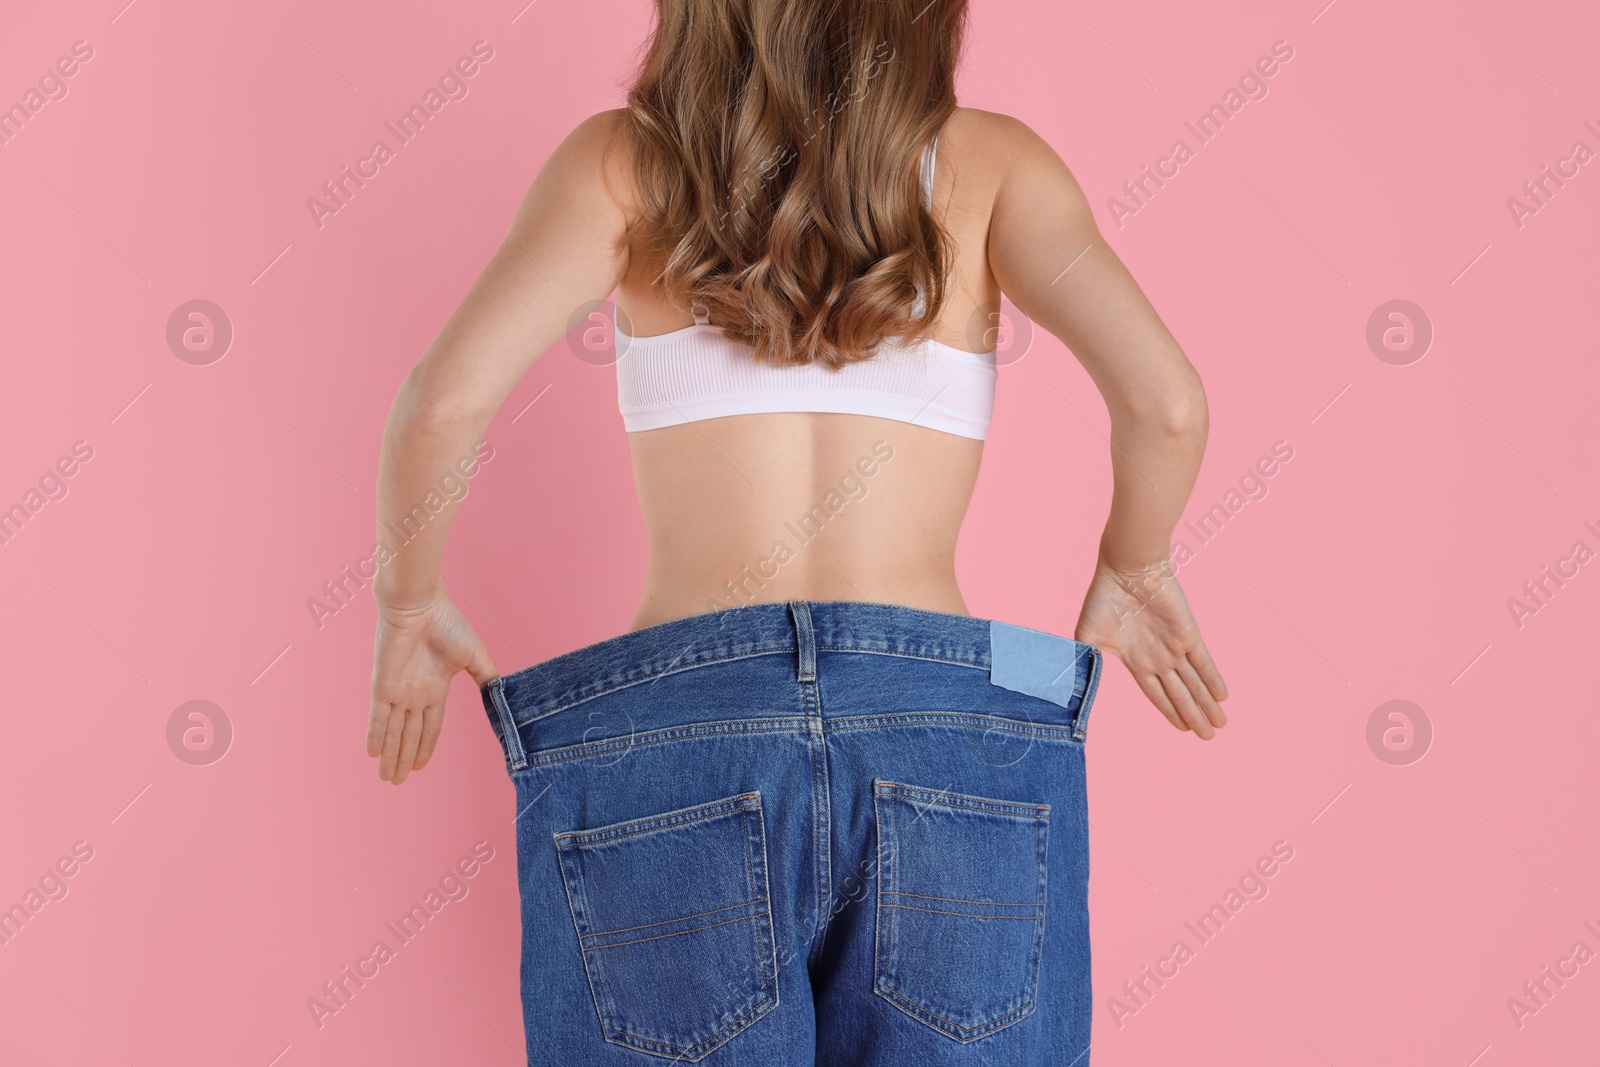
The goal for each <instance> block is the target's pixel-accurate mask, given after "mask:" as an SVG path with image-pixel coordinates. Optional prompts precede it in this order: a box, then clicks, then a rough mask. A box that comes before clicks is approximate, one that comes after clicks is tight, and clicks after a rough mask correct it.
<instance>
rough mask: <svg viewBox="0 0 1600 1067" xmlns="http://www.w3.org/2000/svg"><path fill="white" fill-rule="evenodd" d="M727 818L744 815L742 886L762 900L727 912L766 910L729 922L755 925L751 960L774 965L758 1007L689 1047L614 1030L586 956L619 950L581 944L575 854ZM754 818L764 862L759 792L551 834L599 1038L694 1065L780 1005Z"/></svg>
mask: <svg viewBox="0 0 1600 1067" xmlns="http://www.w3.org/2000/svg"><path fill="white" fill-rule="evenodd" d="M725 815H743V816H744V818H743V820H742V822H743V823H744V827H743V829H744V842H745V877H746V884H747V885H749V886H750V887H751V888H752V889H759V890H760V891H762V892H763V895H762V896H761V897H759V898H756V899H754V900H750V901H746V902H745V903H744V904H738V905H730V907H749V906H750V905H752V904H766V905H767V906H766V907H765V908H763V910H761V911H758V912H753V913H751V914H750V915H746V916H742V917H740V918H738V919H732V920H729V922H744V921H745V920H746V919H748V920H751V921H752V922H754V923H755V929H754V931H753V933H752V941H753V947H754V948H755V950H756V951H755V955H756V957H757V959H759V960H762V962H763V963H768V962H770V963H771V964H772V966H771V967H770V968H769V967H761V968H760V970H761V972H762V973H760V974H759V977H758V982H759V986H758V988H757V989H756V990H755V992H756V993H758V994H759V995H760V998H761V999H760V1000H759V1001H758V1002H757V1003H755V1004H753V1005H751V1006H750V1008H748V1009H746V1010H745V1011H743V1012H741V1013H740V1014H739V1015H737V1016H735V1017H734V1018H732V1019H730V1020H728V1022H727V1023H725V1024H724V1025H723V1026H722V1027H721V1028H719V1029H718V1030H716V1031H715V1032H713V1033H712V1034H710V1035H708V1036H707V1037H705V1038H703V1039H702V1040H701V1041H699V1042H697V1043H695V1044H693V1045H687V1046H684V1045H674V1044H670V1043H668V1042H664V1041H660V1040H657V1039H655V1038H651V1037H646V1036H644V1035H642V1034H635V1033H633V1032H632V1031H630V1030H627V1029H625V1028H623V1027H622V1026H620V1025H618V1024H617V1023H616V1022H615V1021H614V1020H615V1018H616V1014H617V1013H616V1009H615V1005H614V1003H613V1001H612V997H611V986H610V984H609V983H608V982H607V981H606V979H605V974H604V970H603V968H602V966H601V963H600V957H599V956H595V957H593V958H592V966H593V967H594V975H593V977H590V974H589V971H588V968H589V966H590V965H591V963H590V956H589V954H590V953H591V952H598V951H599V950H600V949H601V948H607V947H620V945H619V946H604V945H602V946H590V947H585V945H584V937H585V935H584V934H583V932H582V930H581V929H580V928H579V920H578V916H579V914H580V909H581V913H582V914H583V916H584V921H585V922H587V921H588V908H589V905H588V894H587V883H586V881H585V879H584V877H583V872H582V870H581V868H579V867H578V866H577V864H578V855H577V850H579V849H581V848H582V847H585V846H589V845H593V844H595V843H597V842H610V841H616V840H619V839H622V838H626V837H630V836H636V835H637V834H640V833H650V832H655V831H660V830H668V829H680V828H683V827H687V826H693V825H694V824H696V823H700V822H706V821H709V820H711V819H716V818H721V817H723V816H725ZM663 817H664V820H665V821H662V820H663ZM752 818H754V819H756V820H758V822H757V823H756V826H757V828H759V830H760V832H761V837H762V849H763V860H764V859H765V848H766V833H765V823H764V821H761V820H762V808H761V794H760V792H759V791H752V792H749V793H741V794H738V795H737V796H733V797H725V798H723V799H721V800H713V801H708V802H707V803H705V804H699V805H695V806H693V807H689V808H682V809H679V810H678V811H674V812H663V813H660V814H659V815H647V816H643V817H641V818H639V819H630V820H624V821H622V822H619V823H612V824H610V825H608V826H601V827H596V828H594V829H593V830H582V831H579V830H573V831H566V832H564V833H558V834H556V835H554V836H555V838H556V847H557V860H558V866H559V867H560V868H562V870H563V872H564V873H566V874H567V877H563V878H562V883H563V889H564V890H565V891H566V896H567V906H568V911H569V913H570V917H571V919H572V923H573V933H574V934H575V935H576V937H577V943H578V955H579V958H580V960H582V961H583V964H584V967H585V977H586V978H588V979H589V980H588V981H587V984H588V986H589V999H590V1000H591V1002H593V1003H594V1006H595V1013H596V1015H597V1016H598V1018H599V1021H600V1024H601V1035H602V1037H603V1038H604V1039H605V1040H606V1041H607V1042H609V1043H611V1044H616V1045H622V1046H623V1047H625V1048H632V1049H635V1050H636V1051H640V1052H646V1053H649V1054H651V1055H660V1056H670V1057H673V1058H682V1059H685V1060H688V1061H690V1062H694V1061H696V1060H699V1059H702V1058H704V1057H705V1056H706V1055H707V1054H709V1053H710V1052H711V1051H713V1050H714V1049H716V1048H719V1047H721V1045H722V1044H725V1043H726V1042H727V1041H729V1040H731V1039H732V1037H733V1036H734V1035H735V1034H737V1033H738V1032H739V1031H741V1030H744V1029H745V1028H747V1027H749V1026H750V1025H752V1024H753V1023H754V1022H755V1021H756V1020H757V1019H759V1018H761V1017H762V1016H763V1015H765V1014H766V1013H767V1012H769V1011H771V1010H772V1009H773V1008H775V1007H777V1006H778V1002H779V991H778V981H777V968H776V958H775V952H776V949H775V944H776V941H775V938H774V937H773V936H772V926H771V914H772V912H771V904H770V900H771V895H772V890H771V884H770V882H769V881H768V880H767V877H766V869H765V865H763V871H762V873H763V878H762V883H761V885H760V886H759V887H758V886H757V885H756V877H755V869H754V863H753V858H752V853H753V850H752V847H751V840H750V838H751V833H752V827H751V821H750V820H751V819H752ZM646 823H649V824H651V825H648V826H646V825H642V824H646ZM636 825H637V827H638V828H637V829H623V828H628V827H634V826H636ZM619 831H620V832H619ZM569 861H570V863H571V864H572V867H571V868H570V869H569V868H568V863H569ZM574 881H576V882H577V884H578V896H579V899H578V900H576V901H575V900H574V897H573V890H572V883H573V882H574ZM715 910H723V909H714V911H715ZM701 914H711V913H709V912H707V913H701ZM696 917H697V916H694V915H690V916H684V917H682V918H696ZM682 918H680V919H669V920H664V921H666V922H679V921H682ZM646 925H656V924H646ZM712 925H713V926H719V925H723V924H721V923H714V924H712ZM705 929H710V927H697V928H696V930H705ZM610 932H616V931H610ZM694 932H695V931H694V930H684V931H680V932H679V934H685V933H694ZM679 934H669V935H663V936H668V937H675V936H679ZM589 936H591V937H592V936H595V935H594V934H591V935H589ZM642 940H653V939H652V938H646V939H642ZM632 943H634V942H626V944H632ZM763 947H766V949H767V951H766V952H765V953H763V952H762V951H761V950H762V948H763ZM597 983H598V985H599V986H600V987H602V989H603V991H604V993H603V997H602V993H601V991H600V990H597V989H596V984H597ZM602 999H604V1002H605V1008H604V1009H602V1008H601V1000H602Z"/></svg>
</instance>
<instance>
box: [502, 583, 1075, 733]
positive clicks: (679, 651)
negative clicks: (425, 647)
mask: <svg viewBox="0 0 1600 1067" xmlns="http://www.w3.org/2000/svg"><path fill="white" fill-rule="evenodd" d="M799 613H804V622H803V624H802V623H801V621H800V616H799ZM994 625H995V624H994V623H993V622H992V621H991V620H989V619H984V618H979V617H976V616H971V615H949V614H945V613H943V612H937V611H927V610H924V609H921V608H910V607H904V606H901V605H898V604H872V603H864V602H858V601H820V602H819V601H788V602H775V603H767V604H749V605H745V606H743V607H737V608H729V609H727V610H723V611H715V612H708V613H706V614H702V615H691V616H688V617H685V618H682V619H674V620H672V621H670V622H663V623H658V624H656V625H654V626H649V627H646V628H644V629H642V630H633V631H630V632H628V633H624V634H619V635H618V636H616V637H612V638H608V639H606V640H604V641H599V642H596V643H595V644H592V645H586V646H585V647H583V648H579V649H575V650H574V651H571V652H567V653H563V654H562V655H559V656H555V657H553V658H551V659H547V660H544V661H542V662H539V663H535V664H533V665H532V666H529V667H524V668H522V669H521V670H518V671H515V672H513V673H511V674H508V675H504V676H502V677H500V678H498V679H496V680H495V681H493V682H490V683H488V684H487V685H484V686H482V687H481V691H482V693H483V695H484V697H485V706H486V707H487V706H492V705H491V703H490V700H489V690H490V689H491V687H494V686H497V685H498V687H499V689H500V694H499V695H500V696H501V697H503V698H504V703H503V704H502V705H501V708H502V713H503V714H505V717H507V718H511V717H512V716H511V715H510V714H509V709H510V708H515V709H516V712H515V716H514V725H518V726H520V725H522V724H523V723H526V722H530V721H532V720H535V719H539V718H542V717H544V716H545V715H550V714H554V713H555V712H557V711H560V710H562V709H564V708H567V707H570V706H571V705H573V704H576V703H580V702H582V701H584V700H590V699H593V698H595V697H598V696H601V695H603V694H605V693H608V692H611V691H612V690H615V689H619V688H621V687H623V686H628V685H635V684H637V683H639V682H644V681H648V680H650V679H651V678H654V677H656V676H658V675H661V674H667V673H671V672H675V671H681V670H688V669H691V668H693V667H697V666H703V665H705V664H708V663H716V662H720V661H724V660H730V659H740V658H744V657H748V656H761V655H769V654H772V653H777V652H789V651H793V652H794V653H795V655H796V657H797V662H799V663H802V664H803V663H805V662H808V661H810V662H814V658H815V655H816V653H817V652H819V651H822V652H836V651H850V652H864V653H876V654H880V655H888V656H904V657H909V658H912V659H924V660H934V661H938V662H943V663H957V664H964V665H966V666H970V667H973V668H977V669H981V670H989V669H990V668H991V667H992V666H993V656H992V650H991V644H990V633H991V628H992V627H993V626H994ZM1010 629H1013V630H1019V629H1022V628H1020V627H1010ZM1035 632H1037V633H1043V631H1035ZM1049 636H1050V637H1058V635H1054V634H1052V635H1049ZM1059 639H1061V640H1069V639H1066V638H1059ZM808 645H810V646H812V647H807V646H808ZM1082 647H1083V648H1084V649H1085V650H1087V651H1088V653H1089V655H1088V656H1086V657H1084V659H1085V663H1084V664H1083V666H1082V668H1081V670H1082V674H1081V675H1080V677H1079V678H1078V680H1077V685H1076V688H1077V690H1078V694H1079V696H1080V697H1081V698H1083V699H1084V702H1085V703H1086V704H1087V703H1088V701H1089V700H1092V699H1093V695H1094V684H1095V682H1097V681H1098V678H1099V667H1100V652H1099V649H1097V648H1095V647H1094V646H1092V645H1084V646H1082ZM1067 685H1068V687H1069V688H1072V687H1073V682H1072V681H1070V680H1069V681H1068V682H1067ZM507 705H509V707H508V706H507ZM506 725H508V726H510V725H513V723H507V724H506Z"/></svg>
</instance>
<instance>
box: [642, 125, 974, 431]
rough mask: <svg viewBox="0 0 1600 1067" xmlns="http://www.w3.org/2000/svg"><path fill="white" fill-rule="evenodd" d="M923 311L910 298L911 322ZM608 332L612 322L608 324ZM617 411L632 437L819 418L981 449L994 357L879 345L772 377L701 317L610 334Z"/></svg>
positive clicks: (928, 154)
mask: <svg viewBox="0 0 1600 1067" xmlns="http://www.w3.org/2000/svg"><path fill="white" fill-rule="evenodd" d="M938 143H939V140H938V137H937V136H935V138H934V139H933V142H932V143H931V144H929V145H928V148H927V149H926V150H925V151H924V152H923V155H922V166H921V176H922V186H923V192H924V193H925V194H926V195H927V197H928V200H929V203H930V204H931V203H932V197H933V167H934V163H935V153H936V152H937V150H938ZM925 306H926V302H925V300H924V298H923V294H922V293H921V292H920V287H919V292H918V293H917V300H916V303H915V304H914V305H913V315H921V314H922V311H923V308H924V307H925ZM613 325H615V315H614V314H613ZM616 336H617V351H618V352H619V353H620V358H619V359H618V360H617V406H618V408H620V409H621V411H622V422H623V425H624V426H625V427H626V428H627V430H628V431H629V432H630V433H632V432H635V431H639V430H654V429H659V428H660V427H663V426H676V425H680V424H683V423H688V422H698V421H700V420H701V419H716V418H721V417H723V416H725V415H750V414H755V413H758V412H771V411H824V412H839V413H842V414H847V415H871V416H876V417H878V418H882V419H895V420H897V421H899V422H909V423H914V424H916V425H918V426H926V427H928V428H930V429H934V430H942V431H944V432H945V433H952V434H956V435H958V436H961V437H970V438H973V439H975V440H979V441H981V440H983V439H984V438H985V437H986V436H987V435H988V432H989V420H990V418H991V416H992V414H993V411H994V393H995V379H996V377H997V373H996V366H995V358H994V352H993V351H989V352H984V353H974V352H967V351H965V350H963V349H959V348H955V347H953V346H951V345H947V344H942V343H940V342H938V341H932V340H929V341H924V342H921V343H920V344H915V345H910V346H902V345H900V344H899V343H897V342H896V341H894V340H892V339H890V340H885V341H884V343H883V344H882V345H881V346H879V348H878V351H877V352H876V353H875V354H874V355H873V357H872V358H871V359H868V360H863V361H861V362H858V363H850V364H847V365H845V366H844V367H841V368H840V369H839V370H831V369H829V368H828V367H827V366H825V365H823V364H819V363H811V364H804V365H801V366H795V367H775V366H772V365H771V364H768V363H762V362H759V361H758V360H756V359H755V358H754V357H753V356H752V355H751V352H750V347H749V346H748V345H745V344H743V343H741V342H737V341H732V340H729V339H728V338H727V337H726V336H725V335H724V334H723V333H722V328H721V327H720V326H713V325H711V322H710V318H709V315H708V314H707V313H705V311H704V309H703V308H700V307H696V308H695V309H694V325H693V326H685V327H684V328H683V329H681V330H673V331H671V332H670V333H664V334H658V335H656V336H653V337H629V336H628V335H627V334H625V333H623V332H622V330H621V328H620V327H618V328H617V329H616Z"/></svg>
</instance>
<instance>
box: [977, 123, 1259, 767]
mask: <svg viewBox="0 0 1600 1067" xmlns="http://www.w3.org/2000/svg"><path fill="white" fill-rule="evenodd" d="M997 121H998V122H999V130H998V133H999V136H1000V138H1001V146H1000V149H999V150H1000V152H1001V153H1002V155H1001V158H1003V159H1004V160H1005V161H1006V162H1005V175H1004V177H1003V178H1002V179H1001V182H1000V184H999V187H998V190H997V192H996V196H995V206H994V213H993V216H992V219H991V222H990V229H989V265H990V268H991V269H992V270H993V271H994V275H995V278H996V280H997V281H998V282H999V283H1000V288H1001V290H1002V291H1003V292H1004V293H1005V294H1006V296H1007V298H1009V299H1010V301H1011V302H1012V303H1013V304H1014V305H1016V307H1017V309H1018V310H1019V311H1021V312H1022V313H1023V314H1024V315H1026V316H1028V318H1029V319H1031V320H1032V321H1033V322H1035V323H1037V324H1038V325H1039V326H1041V327H1043V328H1044V329H1046V330H1048V331H1050V333H1052V334H1054V335H1055V336H1056V337H1058V338H1060V339H1061V341H1062V342H1063V343H1065V344H1066V346H1067V347H1068V348H1069V349H1071V350H1072V354H1073V355H1074V356H1076V357H1077V359H1078V361H1079V362H1080V363H1082V364H1083V366H1084V369H1085V370H1087V371H1088V373H1089V376H1090V378H1092V379H1093V380H1094V383H1095V385H1096V387H1097V388H1098V389H1099V390H1100V395H1101V396H1102V397H1103V398H1104V400H1105V404H1106V409H1107V411H1108V412H1109V413H1110V416H1111V464H1112V471H1113V476H1114V488H1113V491H1112V497H1111V514H1110V516H1109V518H1108V519H1107V521H1106V527H1105V531H1104V533H1103V534H1102V535H1101V538H1100V551H1099V560H1098V563H1097V566H1096V569H1095V576H1094V578H1093V580H1092V581H1091V583H1090V588H1089V595H1088V597H1087V598H1086V600H1085V602H1084V607H1083V612H1082V614H1081V615H1080V617H1079V620H1078V626H1077V630H1076V636H1077V639H1078V640H1080V641H1086V642H1088V643H1090V644H1094V645H1098V646H1099V647H1101V648H1104V649H1106V650H1107V651H1110V652H1112V653H1114V654H1116V656H1117V657H1118V658H1119V659H1121V660H1122V662H1123V663H1124V664H1125V665H1126V666H1127V668H1128V670H1129V672H1130V673H1132V674H1133V677H1134V680H1135V681H1136V682H1137V683H1138V684H1139V687H1140V689H1141V690H1143V692H1144V694H1145V695H1146V696H1147V697H1149V699H1150V701H1151V703H1153V704H1155V706H1156V707H1157V708H1158V709H1160V711H1161V712H1162V714H1163V715H1165V716H1166V717H1167V719H1168V720H1169V721H1170V722H1171V723H1172V724H1173V725H1174V726H1176V727H1178V728H1179V729H1181V730H1193V731H1194V732H1195V733H1196V734H1197V735H1198V736H1200V737H1202V738H1205V739H1208V740H1209V739H1210V738H1211V737H1212V736H1214V728H1215V727H1219V726H1222V725H1223V724H1224V723H1226V721H1227V718H1226V716H1225V715H1224V714H1223V712H1222V708H1221V707H1220V706H1219V704H1218V701H1220V700H1223V699H1225V698H1226V697H1227V687H1226V685H1225V684H1224V683H1223V680H1222V676H1221V674H1220V673H1219V672H1218V671H1217V668H1216V665H1215V664H1214V663H1213V662H1212V660H1211V656H1210V653H1208V652H1207V651H1206V647H1205V643H1204V642H1203V641H1202V640H1201V639H1200V629H1199V627H1198V626H1197V625H1196V624H1195V621H1194V616H1193V614H1192V613H1191V612H1190V610H1189V606H1188V603H1187V601H1186V600H1185V599H1184V596H1183V590H1182V589H1181V587H1180V586H1179V585H1178V582H1177V579H1176V578H1175V577H1174V576H1173V574H1172V570H1171V567H1170V563H1169V555H1170V552H1171V543H1172V532H1173V529H1174V528H1175V527H1176V526H1177V524H1178V521H1179V519H1180V518H1181V517H1182V514H1183V508H1184V506H1185V505H1186V504H1187V502H1188V500H1189V493H1190V491H1191V490H1192V489H1193V488H1194V482H1195V478H1196V476H1197V475H1198V474H1199V470H1200V459H1201V456H1202V455H1203V454H1204V452H1205V440H1206V432H1207V429H1208V421H1207V409H1206V398H1205V390H1204V388H1203V387H1202V386H1201V384H1200V376H1199V374H1198V373H1196V371H1195V369H1194V367H1193V366H1192V365H1191V364H1190V363H1189V360H1188V358H1187V357H1185V356H1184V354H1183V350H1182V349H1181V348H1180V347H1179V346H1178V342H1177V341H1176V340H1175V339H1174V338H1173V336H1172V334H1171V333H1170V332H1169V331H1168V330H1167V328H1166V326H1165V325H1164V324H1163V323H1162V321H1161V318H1160V316H1158V315H1157V314H1156V311H1155V309H1154V308H1153V307H1151V305H1150V301H1149V300H1147V299H1146V298H1145V295H1144V293H1143V292H1142V291H1141V290H1140V288H1139V285H1138V283H1137V282H1135V281H1134V279H1133V276H1132V275H1131V274H1129V273H1128V269H1127V267H1126V266H1124V265H1123V263H1122V260H1121V259H1119V258H1118V257H1117V254H1116V253H1115V252H1113V251H1112V250H1111V247H1110V246H1109V245H1108V244H1107V243H1106V241H1105V238H1104V237H1103V236H1102V235H1101V233H1100V229H1099V227H1098V225H1096V223H1095V220H1094V213H1093V211H1092V209H1091V208H1090V206H1089V202H1088V200H1087V199H1086V198H1085V197H1084V195H1083V190H1082V189H1081V188H1079V186H1078V183H1077V181H1076V180H1075V179H1074V178H1073V176H1072V173H1071V172H1070V171H1069V170H1068V169H1067V165H1066V164H1065V163H1064V162H1062V160H1061V157H1060V156H1059V155H1058V154H1057V153H1056V151H1055V149H1053V148H1051V147H1050V145H1049V144H1048V143H1047V142H1045V141H1044V140H1043V139H1042V138H1040V137H1039V136H1038V134H1036V133H1034V132H1033V130H1031V129H1029V128H1028V127H1027V126H1026V125H1025V124H1024V123H1022V122H1020V121H1018V120H1016V119H1012V118H1009V117H1005V116H997Z"/></svg>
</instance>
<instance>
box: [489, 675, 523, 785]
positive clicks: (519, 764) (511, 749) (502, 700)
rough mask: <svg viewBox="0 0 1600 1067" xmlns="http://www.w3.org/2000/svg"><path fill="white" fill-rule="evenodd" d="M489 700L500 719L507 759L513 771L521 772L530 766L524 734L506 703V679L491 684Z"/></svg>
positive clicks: (496, 680) (498, 679)
mask: <svg viewBox="0 0 1600 1067" xmlns="http://www.w3.org/2000/svg"><path fill="white" fill-rule="evenodd" d="M489 699H490V700H491V701H492V702H493V703H494V710H495V712H496V714H498V715H499V717H500V732H501V734H502V740H504V742H505V746H506V759H507V761H508V763H509V765H510V769H511V770H513V771H520V770H522V769H523V768H524V767H526V766H527V765H528V754H527V752H526V751H524V750H523V747H522V733H521V731H519V730H518V729H517V723H516V720H515V719H514V718H512V715H511V706H510V705H509V704H507V703H506V686H505V679H504V678H496V679H495V680H494V681H492V682H490V683H489Z"/></svg>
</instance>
